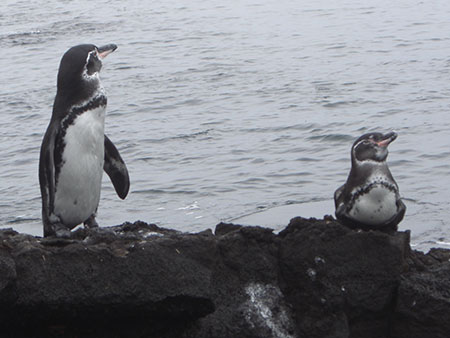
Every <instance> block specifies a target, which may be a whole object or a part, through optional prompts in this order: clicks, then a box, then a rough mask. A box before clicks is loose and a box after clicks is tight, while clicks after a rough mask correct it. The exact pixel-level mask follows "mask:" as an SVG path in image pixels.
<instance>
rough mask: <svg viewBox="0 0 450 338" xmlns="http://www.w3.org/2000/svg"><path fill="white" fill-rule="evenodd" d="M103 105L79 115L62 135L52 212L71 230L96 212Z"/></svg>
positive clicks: (103, 116)
mask: <svg viewBox="0 0 450 338" xmlns="http://www.w3.org/2000/svg"><path fill="white" fill-rule="evenodd" d="M104 128H105V106H101V107H98V108H95V109H92V110H89V111H86V112H84V113H82V114H81V115H78V116H77V117H76V118H75V119H74V121H73V123H72V125H70V126H69V127H68V128H67V130H66V134H65V136H64V142H65V147H64V150H63V154H62V166H61V170H60V172H59V177H58V181H57V185H56V192H55V203H54V213H55V214H56V215H57V216H58V217H59V218H60V219H61V221H62V222H63V223H64V224H65V225H66V226H69V227H71V228H73V227H75V226H77V225H78V224H80V223H82V222H84V221H86V220H87V219H88V218H89V216H91V215H92V214H93V213H95V211H96V209H97V207H98V203H99V201H100V188H101V183H102V175H103V162H104V153H105V149H104Z"/></svg>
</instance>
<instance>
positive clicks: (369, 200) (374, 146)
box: [334, 132, 406, 231]
mask: <svg viewBox="0 0 450 338" xmlns="http://www.w3.org/2000/svg"><path fill="white" fill-rule="evenodd" d="M396 138H397V134H396V133H394V132H390V133H387V134H384V135H383V134H381V133H368V134H364V135H362V136H361V137H359V138H358V139H357V140H356V141H355V143H353V146H352V150H351V158H352V168H351V170H350V174H349V176H348V178H347V182H346V183H345V184H344V185H343V186H341V187H340V188H339V189H337V190H336V192H335V193H334V203H335V207H336V217H337V219H338V220H339V221H341V222H342V223H343V224H345V225H347V226H350V227H351V228H360V229H363V230H371V229H379V230H390V231H392V230H394V231H395V230H397V224H398V223H400V221H401V220H402V219H403V216H404V215H405V211H406V206H405V204H404V203H403V202H402V200H401V198H400V194H399V190H398V186H397V183H396V182H395V180H394V178H393V177H392V174H391V172H390V170H389V168H388V165H387V163H386V158H387V156H388V149H387V147H388V145H389V144H390V143H391V142H392V141H394V140H395V139H396Z"/></svg>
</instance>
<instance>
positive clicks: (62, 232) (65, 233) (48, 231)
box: [44, 214, 72, 238]
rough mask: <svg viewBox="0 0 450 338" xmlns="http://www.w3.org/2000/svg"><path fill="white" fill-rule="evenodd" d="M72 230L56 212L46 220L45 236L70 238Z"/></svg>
mask: <svg viewBox="0 0 450 338" xmlns="http://www.w3.org/2000/svg"><path fill="white" fill-rule="evenodd" d="M71 234H72V232H71V231H70V229H69V228H68V227H67V226H65V225H64V224H63V223H62V222H61V219H60V218H59V217H58V216H56V215H55V214H51V215H50V216H49V218H48V219H47V220H46V221H44V237H50V236H54V237H58V238H70V236H71Z"/></svg>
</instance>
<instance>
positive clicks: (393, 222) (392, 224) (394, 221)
mask: <svg viewBox="0 0 450 338" xmlns="http://www.w3.org/2000/svg"><path fill="white" fill-rule="evenodd" d="M405 212H406V205H405V203H403V201H402V200H401V199H398V200H397V214H396V215H395V216H394V217H392V218H391V219H390V220H388V221H386V222H385V223H384V224H382V225H381V226H380V228H387V229H392V230H395V231H396V230H397V225H398V224H399V223H400V222H401V221H402V220H403V217H404V216H405Z"/></svg>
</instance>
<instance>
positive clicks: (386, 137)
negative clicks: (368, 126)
mask: <svg viewBox="0 0 450 338" xmlns="http://www.w3.org/2000/svg"><path fill="white" fill-rule="evenodd" d="M396 138H397V133H394V132H390V133H387V134H386V135H384V136H383V139H382V140H381V141H379V142H377V145H378V146H379V147H387V146H388V145H389V144H390V143H391V142H392V141H394V140H395V139H396Z"/></svg>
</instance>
